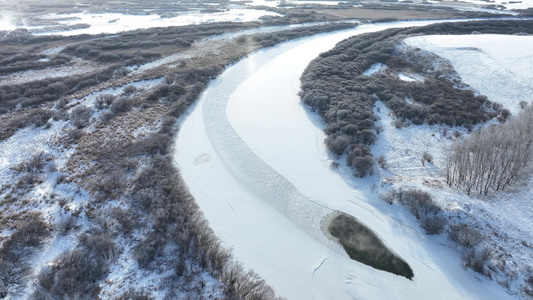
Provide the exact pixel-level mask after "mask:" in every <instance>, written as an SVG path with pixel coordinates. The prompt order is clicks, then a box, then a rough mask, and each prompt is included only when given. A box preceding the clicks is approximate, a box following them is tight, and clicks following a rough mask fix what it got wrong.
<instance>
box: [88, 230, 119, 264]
mask: <svg viewBox="0 0 533 300" xmlns="http://www.w3.org/2000/svg"><path fill="white" fill-rule="evenodd" d="M78 240H79V242H80V244H81V245H82V246H83V247H84V248H85V250H86V251H87V253H88V254H89V255H91V256H92V257H94V258H97V259H101V260H109V259H112V258H114V257H115V256H116V255H117V253H118V251H117V247H116V245H115V242H114V241H113V239H112V238H111V236H110V235H109V234H107V233H103V232H99V233H92V234H91V233H84V234H83V235H81V236H80V237H78Z"/></svg>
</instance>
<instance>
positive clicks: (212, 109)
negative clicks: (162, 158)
mask: <svg viewBox="0 0 533 300" xmlns="http://www.w3.org/2000/svg"><path fill="white" fill-rule="evenodd" d="M433 22H435V21H432V22H430V21H427V22H399V23H387V24H372V25H362V26H359V27H358V28H356V29H351V30H345V31H339V32H334V33H328V34H320V35H316V36H312V37H308V38H302V39H298V40H295V41H291V42H287V43H284V44H281V45H279V46H276V47H272V48H269V49H266V50H262V51H258V52H256V53H254V54H252V55H250V56H248V57H247V58H246V59H243V60H242V61H240V62H239V63H237V64H235V65H234V66H232V67H230V68H228V69H227V70H226V71H225V72H224V73H223V74H222V75H221V76H220V77H219V78H218V79H216V80H214V81H213V82H212V83H211V84H210V85H209V87H208V88H207V90H206V91H205V92H204V93H203V94H202V97H201V99H200V100H199V102H198V103H197V105H195V106H194V107H192V108H191V109H190V110H189V114H188V115H187V116H185V117H184V118H183V120H182V122H181V130H180V133H179V134H178V137H177V140H176V153H175V160H176V163H177V164H178V166H179V167H180V169H181V172H182V175H183V178H184V179H185V181H186V182H187V184H188V185H189V188H190V190H191V193H192V194H193V196H194V197H195V198H196V201H197V203H198V204H199V206H200V208H201V210H202V211H203V212H204V214H205V216H206V218H207V219H208V221H209V222H210V224H211V227H212V228H213V230H214V231H215V233H216V234H217V235H218V236H219V237H220V238H221V239H222V241H223V242H224V244H225V246H227V247H228V248H233V252H234V254H235V256H236V257H237V258H238V259H239V260H240V261H242V262H243V263H244V264H245V266H246V267H247V268H252V269H254V270H255V271H256V272H257V273H258V274H259V275H261V276H262V277H263V278H265V279H266V280H267V282H268V283H269V284H270V285H272V286H273V287H274V288H275V290H276V292H277V294H278V295H279V296H283V297H287V298H288V299H507V298H510V296H509V295H507V294H506V293H504V292H503V289H502V288H501V287H499V286H497V285H496V284H495V283H494V282H491V281H488V280H486V279H484V278H481V277H479V278H478V277H476V276H475V275H474V274H473V273H471V272H469V271H467V270H466V269H464V268H463V267H462V264H461V260H460V255H459V254H458V253H456V252H454V251H453V250H451V249H449V248H447V247H446V246H443V244H441V243H439V238H438V237H437V238H428V237H427V236H426V235H425V234H424V233H423V231H422V230H421V229H419V228H418V225H417V224H416V223H414V222H413V221H412V219H411V218H406V217H404V216H402V215H399V214H398V213H397V212H396V211H394V210H393V209H392V208H391V206H388V205H386V204H385V203H384V202H383V201H381V200H379V199H378V197H377V195H376V194H373V193H372V191H371V188H370V183H371V182H370V180H371V179H365V180H355V179H350V178H349V177H347V176H345V177H342V176H341V175H339V174H338V173H335V172H332V171H330V170H329V160H328V155H327V152H326V149H325V146H324V144H323V140H324V137H325V136H324V134H323V132H322V126H323V125H322V123H321V121H320V120H319V119H318V117H317V116H315V115H313V114H311V113H309V112H307V111H306V109H305V108H304V107H303V106H302V105H301V104H300V100H299V97H298V95H297V94H298V91H299V86H300V81H299V77H300V75H301V74H302V72H303V70H304V69H305V67H306V66H307V65H308V64H309V62H310V61H311V60H312V59H313V58H315V57H316V56H317V55H318V54H319V53H321V52H323V51H326V50H328V49H330V48H332V47H334V45H335V44H336V43H337V42H339V41H341V40H343V39H345V38H347V37H349V36H352V35H356V34H361V33H365V32H374V31H379V30H384V29H387V28H392V27H407V26H422V25H426V24H430V23H433ZM341 173H342V172H341ZM334 210H338V211H343V212H346V213H348V214H350V215H352V216H354V217H356V218H357V219H358V220H359V221H360V222H361V223H363V224H365V225H367V226H368V227H369V228H371V229H372V230H373V231H374V232H375V233H376V234H377V235H378V236H379V237H380V238H381V239H382V240H383V242H384V243H385V244H386V245H387V246H388V247H389V248H391V249H393V250H394V251H395V252H396V253H397V254H398V255H399V256H400V257H401V258H403V259H404V260H405V261H407V263H408V264H409V265H410V266H411V268H412V269H413V271H414V274H415V275H414V278H413V280H408V279H406V278H404V277H401V276H397V275H393V274H390V273H387V272H383V271H378V270H376V269H373V268H371V267H369V266H366V265H364V264H361V263H358V262H356V261H353V260H351V259H349V258H348V257H347V255H346V254H345V253H344V251H343V250H342V248H340V246H338V245H336V244H335V243H334V242H332V241H331V240H329V239H328V238H327V237H326V236H324V234H323V232H322V231H321V226H322V225H323V224H321V222H323V221H324V217H325V216H326V215H327V214H328V213H330V212H332V211H334Z"/></svg>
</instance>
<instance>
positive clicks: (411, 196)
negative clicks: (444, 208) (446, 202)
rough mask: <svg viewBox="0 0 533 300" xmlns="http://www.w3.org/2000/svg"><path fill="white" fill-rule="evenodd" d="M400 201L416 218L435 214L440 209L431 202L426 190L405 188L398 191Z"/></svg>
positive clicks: (431, 199)
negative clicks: (405, 189)
mask: <svg viewBox="0 0 533 300" xmlns="http://www.w3.org/2000/svg"><path fill="white" fill-rule="evenodd" d="M398 196H399V200H400V203H402V204H403V205H405V206H407V208H408V209H409V212H411V214H413V216H415V217H416V218H417V219H422V218H423V217H425V216H430V215H436V214H438V213H439V212H440V211H441V209H440V207H439V206H437V205H436V204H435V203H434V202H433V198H432V197H431V195H430V194H429V193H428V192H425V191H422V190H407V191H402V192H399V195H398Z"/></svg>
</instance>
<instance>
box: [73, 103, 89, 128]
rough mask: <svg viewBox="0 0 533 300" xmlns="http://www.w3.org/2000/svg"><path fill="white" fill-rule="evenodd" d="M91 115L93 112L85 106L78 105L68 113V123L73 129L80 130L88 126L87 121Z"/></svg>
mask: <svg viewBox="0 0 533 300" xmlns="http://www.w3.org/2000/svg"><path fill="white" fill-rule="evenodd" d="M92 115H93V110H92V109H91V108H89V107H87V106H83V105H80V106H78V107H76V108H74V109H73V110H72V112H71V113H70V122H71V123H72V125H74V127H76V128H78V129H81V128H83V127H85V126H87V125H89V121H90V119H91V117H92Z"/></svg>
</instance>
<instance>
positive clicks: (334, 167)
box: [329, 161, 340, 171]
mask: <svg viewBox="0 0 533 300" xmlns="http://www.w3.org/2000/svg"><path fill="white" fill-rule="evenodd" d="M339 167H340V164H339V163H338V162H336V161H332V162H331V164H329V169H330V170H332V171H336V170H338V169H339Z"/></svg>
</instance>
